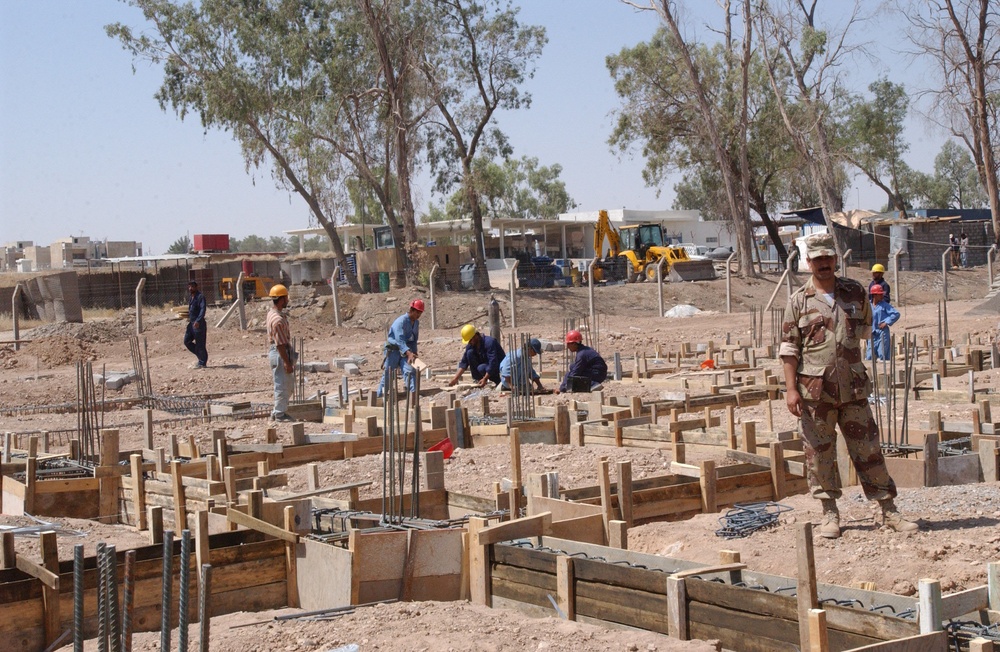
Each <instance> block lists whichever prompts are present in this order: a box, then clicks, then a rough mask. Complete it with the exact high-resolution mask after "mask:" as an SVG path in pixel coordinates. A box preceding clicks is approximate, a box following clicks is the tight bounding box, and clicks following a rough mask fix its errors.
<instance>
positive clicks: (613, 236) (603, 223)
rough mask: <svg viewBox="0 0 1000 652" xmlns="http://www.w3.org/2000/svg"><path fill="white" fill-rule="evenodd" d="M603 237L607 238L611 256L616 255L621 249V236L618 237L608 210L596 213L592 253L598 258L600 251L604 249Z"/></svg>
mask: <svg viewBox="0 0 1000 652" xmlns="http://www.w3.org/2000/svg"><path fill="white" fill-rule="evenodd" d="M605 238H607V240H608V246H609V247H610V248H611V251H610V252H609V253H610V255H611V257H612V258H614V257H616V256H618V254H620V253H621V250H622V241H621V238H620V237H618V231H617V230H616V229H615V227H614V226H613V225H612V224H611V219H610V218H609V217H608V212H607V211H600V212H599V213H598V215H597V224H595V225H594V255H595V256H597V257H598V258H600V257H601V252H602V251H603V250H604V239H605Z"/></svg>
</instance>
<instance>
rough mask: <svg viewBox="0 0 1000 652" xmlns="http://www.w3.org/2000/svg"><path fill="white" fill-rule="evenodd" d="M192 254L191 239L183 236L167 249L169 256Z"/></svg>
mask: <svg viewBox="0 0 1000 652" xmlns="http://www.w3.org/2000/svg"><path fill="white" fill-rule="evenodd" d="M190 252H191V238H190V237H188V236H186V235H182V236H181V237H179V238H177V239H176V240H174V242H173V244H171V245H170V246H169V247H167V253H168V254H186V253H190Z"/></svg>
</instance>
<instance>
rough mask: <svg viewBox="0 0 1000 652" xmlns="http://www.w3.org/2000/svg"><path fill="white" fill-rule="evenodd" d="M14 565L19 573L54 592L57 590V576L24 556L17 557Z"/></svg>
mask: <svg viewBox="0 0 1000 652" xmlns="http://www.w3.org/2000/svg"><path fill="white" fill-rule="evenodd" d="M15 564H16V567H17V569H18V570H19V571H21V572H23V573H27V574H28V575H31V576H32V577H34V578H35V579H37V580H39V581H40V582H41V583H42V584H43V585H45V586H46V587H48V588H50V589H54V590H56V591H58V590H59V576H58V575H56V574H55V573H54V572H52V571H50V570H48V569H47V568H45V566H42V565H41V564H39V563H37V562H34V561H31V560H30V559H28V558H27V557H25V556H24V555H18V556H17V558H16V560H15Z"/></svg>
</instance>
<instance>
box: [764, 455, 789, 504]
mask: <svg viewBox="0 0 1000 652" xmlns="http://www.w3.org/2000/svg"><path fill="white" fill-rule="evenodd" d="M768 452H769V454H770V455H769V456H770V458H771V492H772V494H773V495H774V500H776V501H778V500H781V499H783V498H784V497H785V496H786V495H787V494H786V493H785V452H784V450H783V448H782V446H781V442H780V441H773V442H771V444H770V445H769V446H768Z"/></svg>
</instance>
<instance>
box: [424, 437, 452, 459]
mask: <svg viewBox="0 0 1000 652" xmlns="http://www.w3.org/2000/svg"><path fill="white" fill-rule="evenodd" d="M431 451H441V452H442V453H443V454H444V459H448V458H449V457H451V454H452V453H454V452H455V447H454V446H452V445H451V440H450V439H448V438H447V437H445V438H444V439H442V440H441V441H439V442H438V443H436V444H434V445H433V446H431V447H430V448H428V449H427V452H428V453H430V452H431Z"/></svg>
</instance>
